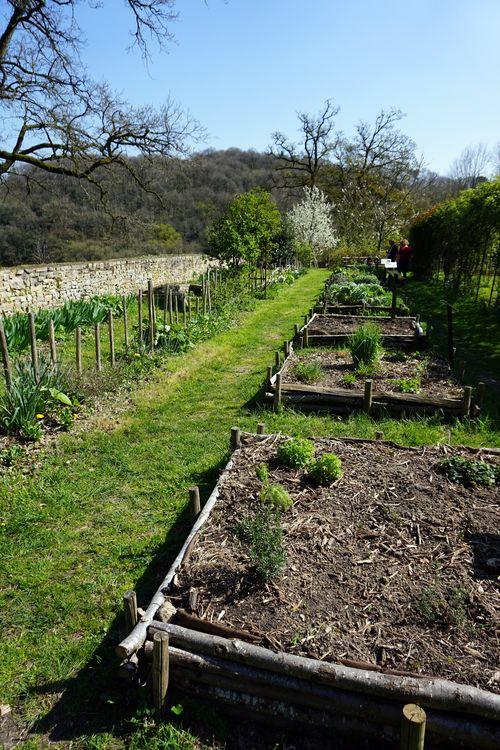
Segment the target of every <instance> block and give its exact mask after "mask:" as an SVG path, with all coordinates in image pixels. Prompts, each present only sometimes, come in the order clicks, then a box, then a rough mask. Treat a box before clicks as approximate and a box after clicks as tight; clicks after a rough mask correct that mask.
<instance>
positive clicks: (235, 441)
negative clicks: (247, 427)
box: [230, 427, 241, 451]
mask: <svg viewBox="0 0 500 750" xmlns="http://www.w3.org/2000/svg"><path fill="white" fill-rule="evenodd" d="M230 446H231V450H232V451H235V450H236V448H240V447H241V430H240V428H239V427H231V442H230Z"/></svg>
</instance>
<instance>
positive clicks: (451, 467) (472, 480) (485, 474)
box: [438, 456, 500, 487]
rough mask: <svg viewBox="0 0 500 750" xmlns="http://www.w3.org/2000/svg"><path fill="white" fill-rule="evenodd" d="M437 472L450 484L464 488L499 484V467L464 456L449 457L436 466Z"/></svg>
mask: <svg viewBox="0 0 500 750" xmlns="http://www.w3.org/2000/svg"><path fill="white" fill-rule="evenodd" d="M438 469H439V471H440V472H441V473H442V474H444V475H445V477H447V478H448V479H449V480H450V481H451V482H456V483H457V484H463V485H464V486H465V487H476V486H478V485H482V486H486V487H487V486H492V485H494V484H497V483H498V482H500V466H494V465H493V464H490V463H488V462H486V461H475V460H473V459H470V458H465V457H464V456H450V457H449V458H444V459H443V460H442V461H440V462H439V464H438Z"/></svg>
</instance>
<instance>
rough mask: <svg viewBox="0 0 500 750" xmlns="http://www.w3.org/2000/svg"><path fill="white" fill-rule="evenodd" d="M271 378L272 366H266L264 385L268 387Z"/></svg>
mask: <svg viewBox="0 0 500 750" xmlns="http://www.w3.org/2000/svg"><path fill="white" fill-rule="evenodd" d="M272 377H273V366H272V365H268V366H267V374H266V385H267V386H268V387H270V385H271V378H272Z"/></svg>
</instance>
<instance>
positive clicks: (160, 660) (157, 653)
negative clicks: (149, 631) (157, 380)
mask: <svg viewBox="0 0 500 750" xmlns="http://www.w3.org/2000/svg"><path fill="white" fill-rule="evenodd" d="M152 675H153V703H154V707H155V711H156V714H157V716H162V715H163V714H164V712H165V701H166V697H167V690H168V635H167V634H166V633H155V634H154V636H153V668H152Z"/></svg>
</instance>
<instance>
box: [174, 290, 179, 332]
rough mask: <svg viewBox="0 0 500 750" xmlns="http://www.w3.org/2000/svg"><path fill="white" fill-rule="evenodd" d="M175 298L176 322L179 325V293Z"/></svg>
mask: <svg viewBox="0 0 500 750" xmlns="http://www.w3.org/2000/svg"><path fill="white" fill-rule="evenodd" d="M174 300H175V305H174V309H175V323H176V325H177V323H178V322H179V300H178V299H177V295H175V297H174Z"/></svg>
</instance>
